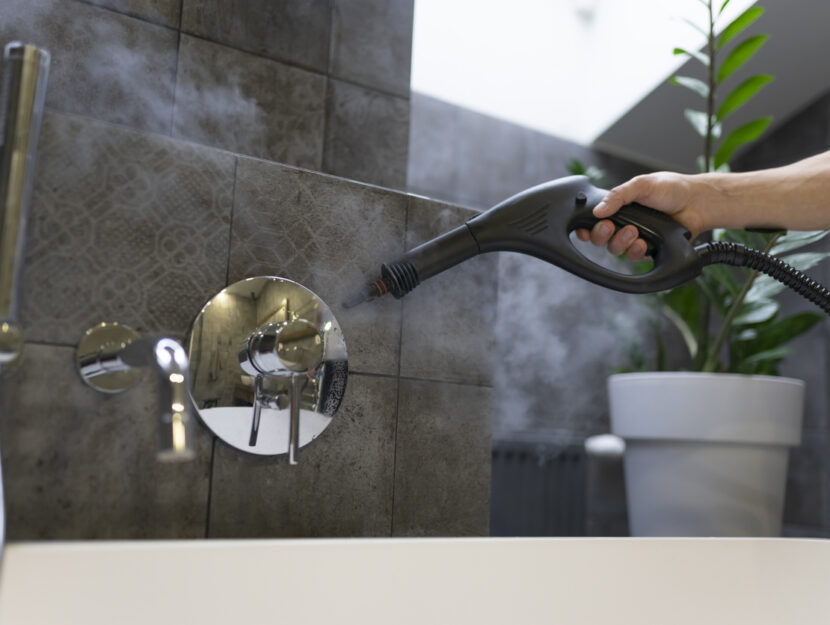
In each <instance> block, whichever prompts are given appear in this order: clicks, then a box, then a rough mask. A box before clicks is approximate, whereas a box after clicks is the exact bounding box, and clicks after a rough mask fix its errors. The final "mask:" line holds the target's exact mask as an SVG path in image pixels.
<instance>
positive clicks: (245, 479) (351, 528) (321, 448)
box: [209, 374, 397, 538]
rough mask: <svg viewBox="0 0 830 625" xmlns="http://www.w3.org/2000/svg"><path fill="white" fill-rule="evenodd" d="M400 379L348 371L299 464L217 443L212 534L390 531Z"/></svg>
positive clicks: (363, 533)
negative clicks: (334, 407) (329, 415)
mask: <svg viewBox="0 0 830 625" xmlns="http://www.w3.org/2000/svg"><path fill="white" fill-rule="evenodd" d="M396 385H397V383H396V381H395V380H393V379H388V378H377V377H370V376H361V375H355V374H352V375H350V376H349V380H348V383H347V387H346V396H345V398H344V401H343V404H342V406H341V407H340V410H339V411H338V413H337V414H336V415H335V417H334V419H333V420H332V422H331V424H330V425H329V426H328V428H327V429H326V431H325V432H323V434H321V435H320V437H319V438H318V439H317V440H315V441H314V443H312V444H310V445H307V446H306V447H303V448H302V449H301V450H300V453H299V464H298V465H296V466H290V465H289V464H288V462H287V459H286V457H285V456H277V457H273V458H265V457H255V456H250V455H247V454H242V453H240V452H238V451H236V450H233V449H231V448H230V447H228V446H227V445H224V444H223V443H221V442H219V443H217V447H216V454H215V460H214V469H213V481H212V483H213V490H212V494H211V509H210V530H209V536H210V537H211V538H217V537H223V536H232V537H277V536H279V537H303V536H388V535H389V534H390V531H391V525H392V466H393V458H394V429H395V393H396Z"/></svg>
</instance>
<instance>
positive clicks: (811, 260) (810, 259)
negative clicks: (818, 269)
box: [781, 252, 830, 271]
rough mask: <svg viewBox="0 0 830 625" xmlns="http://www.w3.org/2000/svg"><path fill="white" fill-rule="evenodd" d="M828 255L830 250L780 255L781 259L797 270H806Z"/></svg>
mask: <svg viewBox="0 0 830 625" xmlns="http://www.w3.org/2000/svg"><path fill="white" fill-rule="evenodd" d="M828 256H830V252H801V253H800V254H790V255H789V256H782V257H781V260H783V261H784V262H785V263H787V264H788V265H791V266H793V267H795V268H796V269H798V270H799V271H807V270H808V269H810V268H811V267H815V266H816V265H818V264H819V263H820V262H821V261H823V260H824V259H825V258H827V257H828Z"/></svg>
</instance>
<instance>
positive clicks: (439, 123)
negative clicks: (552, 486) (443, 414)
mask: <svg viewBox="0 0 830 625" xmlns="http://www.w3.org/2000/svg"><path fill="white" fill-rule="evenodd" d="M573 158H577V159H579V160H580V161H582V163H583V164H585V165H586V166H587V165H594V166H597V167H600V168H601V169H603V170H605V171H606V174H607V178H608V180H607V184H608V185H613V184H616V183H618V182H622V181H623V180H625V179H627V178H629V177H630V176H633V175H636V174H637V173H641V172H642V171H643V170H642V168H641V167H638V166H637V165H636V164H634V163H630V162H626V161H624V160H621V159H618V158H614V157H612V156H609V155H607V154H603V153H601V152H598V151H596V150H593V149H591V148H588V147H585V146H581V145H577V144H575V143H572V142H570V141H566V140H563V139H560V138H557V137H553V136H550V135H545V134H543V133H540V132H537V131H534V130H531V129H528V128H524V127H522V126H518V125H516V124H512V123H509V122H506V121H503V120H499V119H495V118H493V117H490V116H487V115H483V114H480V113H476V112H473V111H470V110H467V109H464V108H461V107H458V106H455V105H452V104H449V103H447V102H443V101H441V100H437V99H435V98H432V97H429V96H426V95H423V94H420V93H413V94H412V124H411V128H410V158H409V179H408V185H409V188H410V190H412V191H414V192H417V193H423V194H425V195H429V196H431V197H438V198H442V199H444V200H450V201H454V202H459V203H462V204H464V205H466V206H471V207H474V208H478V209H483V208H487V207H489V206H492V205H494V204H496V203H498V202H499V201H501V200H503V199H505V198H506V197H508V196H510V195H512V194H514V193H516V192H518V191H521V190H522V189H526V188H528V187H531V186H533V185H536V184H539V183H541V182H545V181H547V180H552V179H554V178H559V177H562V176H568V175H570V174H569V172H568V168H567V164H568V161H570V160H571V159H573ZM589 247H590V246H589ZM589 253H590V251H589ZM498 266H499V301H498V314H497V317H498V325H497V331H496V332H495V345H496V354H497V362H498V363H499V365H498V366H499V374H498V375H497V376H496V378H495V380H494V385H495V388H496V394H495V402H496V403H495V412H494V422H493V427H494V435H495V436H496V437H497V438H504V439H510V440H514V439H515V438H516V437H517V436H518V437H520V438H521V439H522V440H524V439H526V436H524V435H523V433H524V432H533V433H534V436H536V437H537V439H538V440H540V441H541V440H542V439H544V441H545V442H546V444H549V443H551V442H556V441H560V442H561V444H563V445H570V444H572V443H574V442H575V441H580V440H581V439H583V438H584V437H585V436H589V435H591V434H596V433H599V432H603V431H607V429H608V415H607V410H606V406H607V395H606V389H605V378H606V377H607V375H608V374H609V373H610V372H612V371H613V370H614V369H615V368H617V367H621V366H623V365H624V364H626V362H627V359H626V350H627V348H628V347H629V344H630V343H633V342H634V341H635V339H636V337H637V336H639V335H640V334H641V329H640V328H639V327H638V321H637V320H638V319H639V318H641V317H642V315H640V314H639V313H640V312H641V307H642V306H643V305H644V304H643V301H642V298H638V297H636V296H632V295H626V294H622V293H616V292H613V291H608V290H605V289H599V288H597V287H595V286H593V285H591V284H589V283H587V282H585V281H584V280H582V279H580V278H577V277H575V276H573V275H571V274H569V273H567V272H564V271H562V270H560V269H557V268H555V267H552V266H551V265H549V264H548V263H545V262H543V261H540V260H537V259H535V258H531V257H528V256H522V255H518V254H506V253H503V254H499V255H498ZM540 437H541V438H540Z"/></svg>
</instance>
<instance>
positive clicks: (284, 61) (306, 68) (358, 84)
mask: <svg viewBox="0 0 830 625" xmlns="http://www.w3.org/2000/svg"><path fill="white" fill-rule="evenodd" d="M75 1H76V2H78V3H79V4H83V5H86V6H89V7H93V8H96V9H101V10H102V11H106V12H107V13H112V14H114V15H121V16H123V17H128V18H130V19H134V20H138V21H139V22H144V23H145V24H150V25H152V26H158V27H160V28H164V29H166V30H172V31H174V32H178V33H179V38H180V39H181V36H182V35H187V36H188V37H193V38H194V39H199V40H201V41H207V42H208V43H213V44H216V45H217V46H223V47H225V48H230V49H231V50H236V51H237V52H241V53H243V54H249V55H251V56H254V57H256V58H259V59H265V60H267V61H273V62H274V63H280V64H282V65H286V66H288V67H293V68H296V69H301V70H303V71H306V72H309V73H312V74H317V75H319V76H322V77H324V78H330V77H331V78H334V79H336V80H339V81H340V82H344V83H347V84H350V85H353V86H355V87H361V88H363V89H368V90H370V91H376V92H377V93H379V94H381V95H385V96H389V97H393V98H399V99H401V100H406V101H410V100H411V93H412V91H411V90H410V91H409V92H408V93H407V94H403V93H399V92H395V91H392V90H390V89H386V88H384V87H378V86H377V85H370V84H368V83H364V82H360V81H359V80H354V79H350V78H343V77H341V76H330V75H329V73H328V68H327V71H320V70H319V69H315V68H313V67H311V66H308V65H304V64H303V63H298V62H297V61H292V60H290V59H285V58H274V57H270V56H266V55H264V54H258V53H256V52H251V51H249V50H243V49H242V48H237V47H234V46H233V45H229V44H227V43H222V42H221V41H215V40H213V39H209V38H208V37H206V36H204V35H200V34H198V33H193V32H190V31H186V30H183V29H182V28H181V21H182V15H181V12H180V13H179V27H178V28H177V27H176V26H170V25H169V24H164V23H162V22H155V21H153V20H151V19H150V18H147V17H143V16H141V15H136V14H132V13H127V12H124V11H118V10H116V9H113V8H110V7H105V6H102V5H100V4H94V3H92V2H91V1H90V0H75ZM181 1H182V3H183V2H184V0H181ZM329 45H331V42H329Z"/></svg>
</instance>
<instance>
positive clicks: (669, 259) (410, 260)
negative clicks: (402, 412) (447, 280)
mask: <svg viewBox="0 0 830 625" xmlns="http://www.w3.org/2000/svg"><path fill="white" fill-rule="evenodd" d="M606 193H607V191H605V190H603V189H599V188H597V187H595V186H593V185H592V184H591V183H590V182H589V180H588V178H587V177H585V176H569V177H567V178H560V179H558V180H552V181H550V182H546V183H544V184H540V185H538V186H535V187H532V188H530V189H527V190H525V191H522V192H520V193H517V194H516V195H514V196H512V197H510V198H508V199H506V200H504V201H503V202H501V203H500V204H498V205H496V206H494V207H493V208H491V209H490V210H488V211H486V212H484V213H481V214H480V215H477V216H476V217H473V218H472V219H470V220H469V221H468V222H467V223H465V224H463V225H461V226H458V227H457V228H455V229H454V230H450V231H449V232H447V233H445V234H442V235H441V236H439V237H436V238H434V239H432V240H431V241H427V242H426V243H424V244H423V245H419V246H418V247H416V248H414V249H412V250H410V251H408V252H407V253H405V254H404V255H403V256H401V257H400V258H398V259H396V260H394V261H392V262H389V263H386V264H384V265H382V266H381V275H380V277H379V278H378V279H377V280H375V281H373V282H372V283H370V284H369V285H367V286H366V288H365V289H364V290H363V291H361V292H360V293H357V294H356V295H355V296H354V297H352V298H350V299H349V300H347V301H346V302H344V303H343V306H344V307H346V308H350V307H352V306H356V305H358V304H360V303H363V302H367V301H370V300H373V299H375V298H377V297H380V296H383V295H386V294H387V293H391V294H392V295H393V296H394V297H395V298H398V299H400V298H401V297H403V296H404V295H406V294H407V293H409V292H410V291H411V290H412V289H414V288H415V287H416V286H418V285H419V284H420V283H421V282H423V281H424V280H426V279H428V278H431V277H432V276H434V275H436V274H438V273H441V272H442V271H444V270H446V269H449V268H450V267H453V266H454V265H457V264H458V263H461V262H463V261H465V260H467V259H468V258H472V257H473V256H476V255H478V254H484V253H486V252H519V253H522V254H528V255H530V256H535V257H536V258H540V259H542V260H545V261H547V262H549V263H552V264H554V265H557V266H559V267H561V268H562V269H565V270H566V271H569V272H571V273H572V274H575V275H577V276H579V277H581V278H584V279H585V280H588V281H590V282H593V283H595V284H598V285H600V286H604V287H607V288H610V289H614V290H617V291H622V292H624V293H653V292H657V291H663V290H666V289H670V288H673V287H676V286H679V285H681V284H684V283H686V282H688V281H690V280H693V279H694V278H696V277H698V276H699V275H700V274H701V271H702V270H703V267H705V266H706V265H711V264H715V263H722V264H727V265H733V266H737V267H748V268H750V269H754V270H757V271H760V272H762V273H765V274H767V275H770V276H772V277H773V278H775V279H776V280H778V281H780V282H782V283H784V284H785V285H786V286H788V287H789V288H791V289H793V290H795V291H796V292H798V293H799V294H801V295H803V296H804V297H806V298H807V299H808V300H810V301H811V302H813V303H815V304H817V305H818V306H819V307H821V308H822V309H823V310H824V311H825V312H826V313H828V314H830V292H828V290H827V289H826V288H824V287H823V286H822V285H820V284H818V283H817V282H815V281H814V280H812V279H810V278H809V277H807V276H806V275H804V274H803V273H801V272H800V271H799V270H797V269H795V268H794V267H791V266H790V265H788V264H787V263H784V262H783V261H781V260H779V259H778V258H775V257H774V256H770V255H769V254H765V253H764V252H759V251H758V250H754V249H751V248H747V247H745V246H743V245H741V244H738V243H726V242H714V243H703V244H700V245H697V246H695V245H694V244H693V243H692V242H691V240H690V239H691V233H690V232H689V231H688V230H686V229H685V228H684V227H683V226H682V225H680V224H679V223H678V222H677V221H675V220H674V219H672V218H671V217H669V216H668V215H666V214H665V213H661V212H659V211H656V210H654V209H651V208H648V207H646V206H642V205H640V204H628V205H626V206H624V207H622V208H621V209H620V210H619V211H617V212H616V213H615V214H614V215H612V216H611V217H609V219H610V220H611V221H612V222H613V223H614V225H615V226H616V227H617V228H618V229H619V228H622V227H624V226H627V225H629V224H630V225H633V226H636V227H637V230H638V231H639V233H640V237H641V238H642V239H643V240H644V241H645V242H646V245H647V254H648V255H649V256H651V257H652V259H653V260H654V266H653V267H652V269H651V270H650V271H648V272H647V273H644V274H641V275H625V274H622V273H619V272H617V271H613V270H611V269H606V268H605V267H602V266H601V265H598V264H597V263H595V262H593V261H591V260H589V259H587V258H586V257H585V256H583V255H582V253H580V252H579V250H577V249H576V248H575V247H574V245H573V243H572V242H571V239H570V234H571V232H573V231H574V230H576V229H578V228H587V229H589V230H590V229H591V228H592V227H593V226H594V224H596V223H597V222H598V221H599V219H597V218H596V217H594V215H593V212H592V211H593V208H594V207H595V206H596V205H597V204H599V202H600V200H602V199H603V198H604V197H605V195H606Z"/></svg>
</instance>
